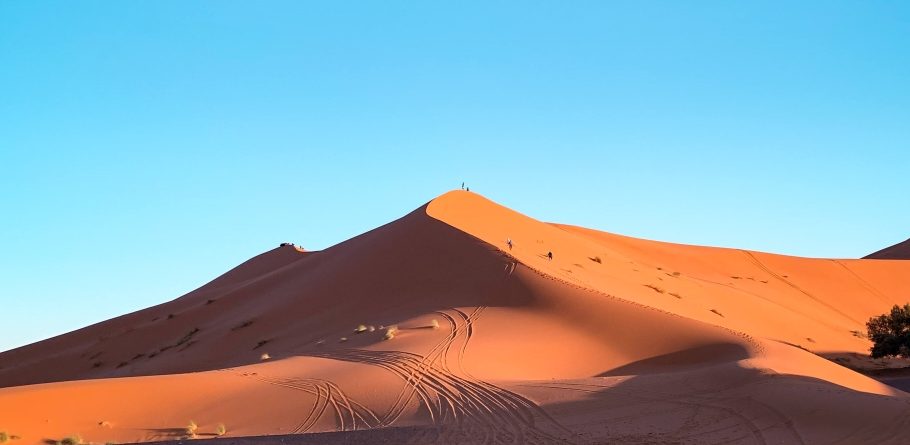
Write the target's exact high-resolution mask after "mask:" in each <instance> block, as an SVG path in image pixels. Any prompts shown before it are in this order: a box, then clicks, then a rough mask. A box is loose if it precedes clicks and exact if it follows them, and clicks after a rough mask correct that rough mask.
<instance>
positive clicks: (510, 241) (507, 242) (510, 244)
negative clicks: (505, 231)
mask: <svg viewBox="0 0 910 445" xmlns="http://www.w3.org/2000/svg"><path fill="white" fill-rule="evenodd" d="M506 244H508V245H509V250H512V238H509V239H507V240H506Z"/></svg>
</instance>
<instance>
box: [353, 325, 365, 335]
mask: <svg viewBox="0 0 910 445" xmlns="http://www.w3.org/2000/svg"><path fill="white" fill-rule="evenodd" d="M366 331H367V327H366V325H362V324H361V325H357V327H356V328H354V333H355V334H362V333H364V332H366Z"/></svg>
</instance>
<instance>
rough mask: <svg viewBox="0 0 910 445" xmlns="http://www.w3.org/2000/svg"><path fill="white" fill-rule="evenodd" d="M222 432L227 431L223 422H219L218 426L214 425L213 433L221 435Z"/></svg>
mask: <svg viewBox="0 0 910 445" xmlns="http://www.w3.org/2000/svg"><path fill="white" fill-rule="evenodd" d="M224 433H227V427H225V426H224V424H223V423H219V424H218V426H217V427H215V434H216V435H218V436H223V435H224Z"/></svg>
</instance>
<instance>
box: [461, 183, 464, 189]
mask: <svg viewBox="0 0 910 445" xmlns="http://www.w3.org/2000/svg"><path fill="white" fill-rule="evenodd" d="M461 189H462V190H464V182H462V183H461Z"/></svg>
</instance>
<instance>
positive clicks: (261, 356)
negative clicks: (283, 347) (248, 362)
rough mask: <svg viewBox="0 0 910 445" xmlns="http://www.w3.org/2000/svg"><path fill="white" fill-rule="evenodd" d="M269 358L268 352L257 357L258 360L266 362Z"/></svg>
mask: <svg viewBox="0 0 910 445" xmlns="http://www.w3.org/2000/svg"><path fill="white" fill-rule="evenodd" d="M270 358H272V356H271V355H269V353H268V352H263V353H262V355H260V356H259V360H268V359H270Z"/></svg>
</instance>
